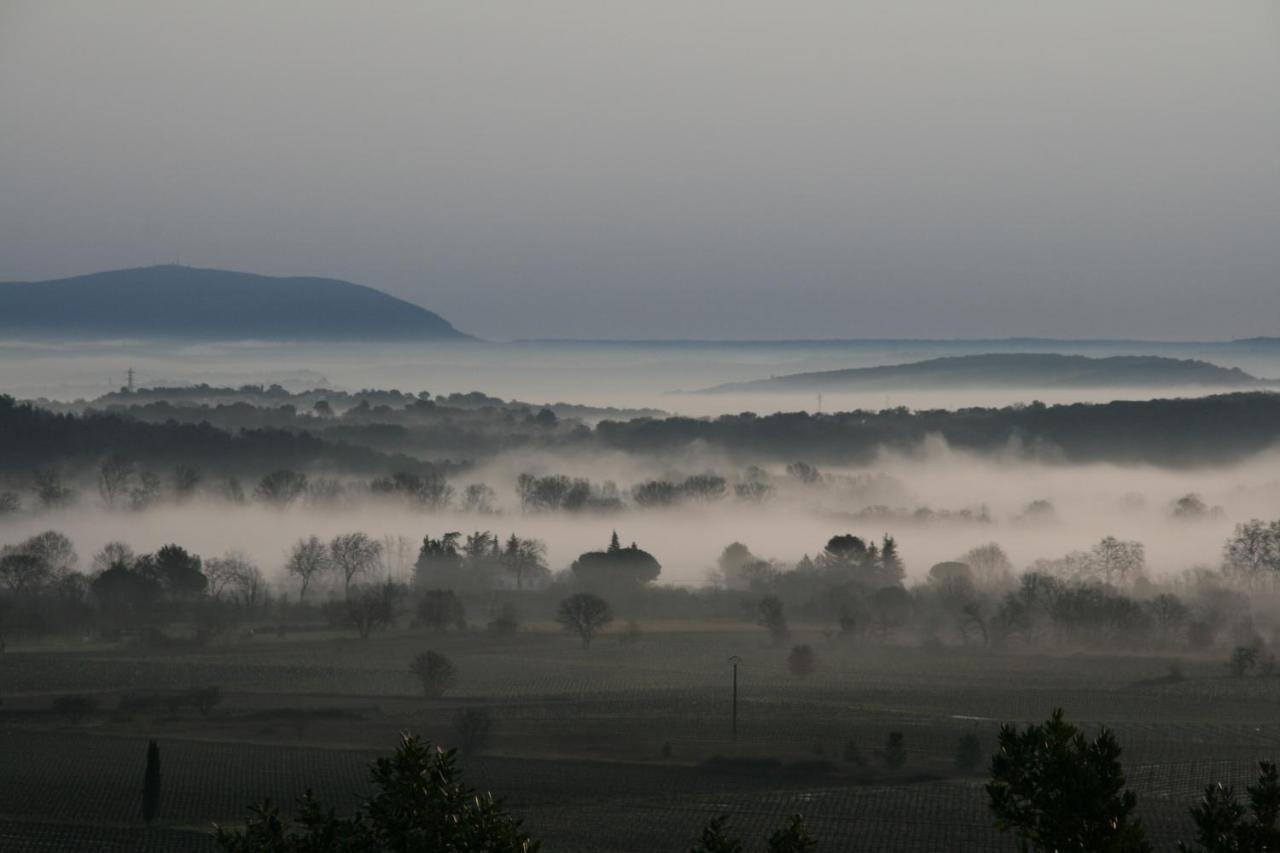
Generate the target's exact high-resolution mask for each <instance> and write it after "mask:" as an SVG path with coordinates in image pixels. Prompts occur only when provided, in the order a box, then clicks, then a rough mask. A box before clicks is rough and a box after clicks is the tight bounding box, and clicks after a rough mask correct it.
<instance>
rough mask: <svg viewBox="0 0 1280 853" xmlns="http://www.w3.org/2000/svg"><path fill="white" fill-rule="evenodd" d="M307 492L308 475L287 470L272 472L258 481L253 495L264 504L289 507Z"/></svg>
mask: <svg viewBox="0 0 1280 853" xmlns="http://www.w3.org/2000/svg"><path fill="white" fill-rule="evenodd" d="M306 490H307V475H306V474H303V473H301V472H300V471H289V470H287V469H284V470H279V471H272V472H271V473H270V474H267V475H266V476H265V477H263V478H262V479H261V480H259V481H258V485H257V487H256V488H255V489H254V490H253V494H254V496H255V497H257V498H258V499H259V500H261V501H263V502H264V503H269V504H274V505H275V506H278V507H282V508H283V507H287V506H289V505H290V504H292V503H293V502H294V501H296V500H297V499H298V498H300V497H302V495H303V493H305V492H306Z"/></svg>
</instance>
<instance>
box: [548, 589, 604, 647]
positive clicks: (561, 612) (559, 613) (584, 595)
mask: <svg viewBox="0 0 1280 853" xmlns="http://www.w3.org/2000/svg"><path fill="white" fill-rule="evenodd" d="M556 621H557V622H559V623H560V626H561V627H562V628H563V629H564V631H565V632H566V633H568V634H576V635H577V636H578V637H579V639H581V640H582V647H583V648H584V649H585V648H587V647H588V646H590V645H591V640H592V639H593V638H594V637H595V635H596V634H597V633H599V631H600V630H601V629H603V628H604V626H606V625H608V624H609V623H610V622H612V621H613V610H612V609H611V608H610V607H609V603H608V602H607V601H605V600H604V599H603V598H601V597H600V596H598V595H593V594H591V593H589V592H579V593H575V594H574V595H571V596H569V597H568V598H566V599H564V600H562V601H561V602H560V606H559V607H558V608H557V610H556Z"/></svg>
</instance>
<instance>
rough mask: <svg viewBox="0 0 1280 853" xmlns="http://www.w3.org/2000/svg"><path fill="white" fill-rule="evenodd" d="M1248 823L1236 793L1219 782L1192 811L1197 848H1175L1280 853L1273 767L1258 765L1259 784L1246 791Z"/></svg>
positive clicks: (1184, 852)
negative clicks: (1250, 816)
mask: <svg viewBox="0 0 1280 853" xmlns="http://www.w3.org/2000/svg"><path fill="white" fill-rule="evenodd" d="M1247 790H1248V794H1249V809H1248V812H1249V813H1251V814H1252V819H1251V820H1246V818H1245V815H1246V810H1245V807H1244V806H1242V805H1240V803H1239V802H1237V800H1236V795H1235V791H1234V790H1233V789H1232V788H1231V786H1229V785H1223V784H1222V783H1221V782H1218V783H1215V784H1213V785H1209V786H1208V787H1207V788H1205V791H1204V796H1203V797H1202V798H1201V800H1200V802H1199V803H1197V804H1196V805H1194V806H1192V807H1191V819H1192V821H1194V822H1195V825H1196V845H1195V846H1194V847H1189V846H1187V845H1186V844H1184V843H1181V842H1180V843H1179V844H1178V850H1179V851H1181V853H1266V851H1271V850H1280V829H1278V828H1277V827H1276V818H1277V816H1278V815H1280V775H1278V774H1277V772H1276V765H1275V764H1273V763H1271V762H1267V761H1264V762H1262V763H1261V764H1259V765H1258V783H1257V784H1256V785H1250V786H1249V787H1248V789H1247Z"/></svg>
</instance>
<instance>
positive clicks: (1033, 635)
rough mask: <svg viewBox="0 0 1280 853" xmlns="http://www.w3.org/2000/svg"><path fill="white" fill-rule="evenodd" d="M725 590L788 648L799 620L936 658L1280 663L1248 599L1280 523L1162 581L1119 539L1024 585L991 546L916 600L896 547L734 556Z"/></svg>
mask: <svg viewBox="0 0 1280 853" xmlns="http://www.w3.org/2000/svg"><path fill="white" fill-rule="evenodd" d="M712 580H713V582H714V583H715V584H716V585H717V586H719V587H720V588H722V589H727V590H730V591H743V592H748V593H754V594H756V595H757V596H761V597H759V598H757V599H756V605H755V608H756V610H755V613H756V619H757V621H758V623H759V624H760V625H761V626H762V627H764V628H765V629H766V630H767V631H768V632H769V635H770V637H771V639H772V641H773V643H774V644H775V645H783V644H785V643H786V641H787V640H788V639H789V638H790V634H791V632H790V628H789V621H788V616H787V614H788V613H792V612H794V613H798V614H800V616H801V617H803V618H805V619H807V620H810V621H814V620H817V621H826V622H829V623H834V628H835V631H834V632H833V633H832V638H833V639H838V640H853V639H858V638H862V637H866V636H868V635H870V636H874V637H878V638H879V639H881V640H882V641H883V640H888V639H890V638H892V637H894V636H902V635H904V634H905V635H906V636H908V637H911V638H914V639H915V640H916V641H918V642H923V643H927V644H949V643H959V644H961V645H979V646H1003V647H1011V646H1031V647H1044V646H1067V647H1095V648H1104V649H1112V648H1117V647H1125V648H1187V649H1200V650H1207V649H1210V648H1212V647H1214V646H1215V645H1219V644H1222V643H1224V642H1225V643H1226V644H1227V645H1228V646H1229V647H1235V648H1237V649H1239V650H1242V651H1241V659H1242V660H1246V661H1247V660H1250V659H1252V660H1254V664H1252V665H1246V666H1245V667H1244V669H1245V670H1246V671H1248V670H1249V669H1251V667H1252V666H1253V665H1256V666H1257V667H1259V668H1264V667H1265V666H1266V665H1267V662H1268V661H1270V660H1271V658H1270V656H1269V655H1268V654H1267V646H1268V643H1267V641H1266V639H1265V638H1264V637H1263V636H1262V633H1261V631H1262V630H1263V628H1262V627H1260V626H1259V625H1258V624H1256V623H1255V614H1253V613H1252V612H1251V608H1250V602H1249V599H1248V598H1247V597H1246V595H1245V593H1246V592H1248V591H1256V590H1259V589H1264V588H1266V589H1271V590H1274V589H1275V588H1276V586H1277V582H1280V522H1272V523H1264V522H1261V521H1256V520H1255V521H1251V522H1248V523H1246V524H1242V525H1239V526H1238V527H1237V528H1236V531H1235V533H1234V534H1233V536H1232V537H1231V538H1230V539H1229V540H1228V541H1227V543H1226V544H1225V546H1224V558H1223V564H1222V567H1221V569H1220V570H1218V571H1214V570H1210V569H1193V570H1189V571H1187V572H1185V573H1183V574H1181V575H1174V576H1170V577H1166V578H1162V579H1159V580H1153V579H1152V578H1150V577H1149V576H1148V573H1147V567H1146V560H1145V554H1144V549H1143V546H1142V544H1141V543H1139V542H1132V541H1124V540H1120V539H1117V538H1116V537H1112V536H1108V537H1104V538H1103V539H1102V540H1100V541H1099V542H1098V543H1096V544H1095V545H1094V546H1093V547H1092V548H1091V549H1089V550H1087V551H1075V552H1071V553H1069V554H1067V555H1065V556H1063V557H1061V558H1058V559H1051V560H1044V559H1042V560H1037V561H1035V562H1034V563H1033V564H1032V565H1031V566H1030V567H1029V568H1028V570H1027V571H1026V572H1024V573H1023V574H1021V575H1016V574H1015V572H1014V570H1013V565H1012V563H1011V562H1010V560H1009V558H1008V556H1007V555H1006V554H1005V552H1004V550H1003V549H1002V548H1000V546H999V545H997V544H996V543H987V544H985V545H981V546H978V547H976V548H973V549H971V550H970V551H969V552H967V553H966V554H964V555H962V556H961V557H959V558H958V559H956V560H952V561H947V562H942V563H938V564H936V565H935V566H933V567H932V568H931V569H930V570H929V572H928V574H927V576H926V577H925V578H924V579H923V580H922V581H921V582H918V583H915V584H913V585H910V586H907V585H906V584H904V583H903V574H902V563H901V559H900V557H899V555H898V549H897V543H896V541H895V540H893V538H892V537H889V536H886V537H885V538H884V540H883V541H882V543H881V544H880V546H879V547H877V546H876V544H875V543H874V542H869V541H867V540H864V539H862V538H860V537H858V536H855V535H852V534H843V535H839V536H834V537H832V538H831V539H830V540H829V541H828V542H827V544H826V546H824V548H823V549H822V551H821V552H820V553H819V554H818V556H817V557H816V558H813V559H811V558H809V557H808V556H805V557H804V558H802V559H801V560H800V561H799V562H798V563H796V564H794V565H791V566H788V565H784V564H779V563H777V562H775V561H769V560H764V559H761V558H759V557H756V556H755V555H754V554H752V553H751V551H750V549H749V548H747V547H746V546H745V545H743V544H742V543H737V542H735V543H732V544H730V545H729V546H728V547H726V548H725V549H724V551H723V552H722V554H721V556H720V558H719V561H718V566H717V569H716V571H715V572H714V573H713V574H712ZM1264 618H1265V614H1264ZM1250 655H1252V656H1253V657H1252V658H1249V656H1250Z"/></svg>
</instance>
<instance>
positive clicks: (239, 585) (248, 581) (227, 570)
mask: <svg viewBox="0 0 1280 853" xmlns="http://www.w3.org/2000/svg"><path fill="white" fill-rule="evenodd" d="M209 562H210V563H211V564H212V567H211V568H210V572H211V573H212V574H214V575H215V576H216V577H217V578H218V581H219V587H218V588H219V591H220V592H226V593H227V594H228V595H229V596H230V598H231V600H232V601H234V602H236V603H237V604H238V605H240V607H241V608H242V609H244V610H245V611H247V612H253V611H254V610H256V609H257V608H258V605H259V604H261V603H263V601H265V599H266V596H267V579H266V578H265V577H264V576H263V574H262V569H260V568H258V566H257V564H256V563H254V562H253V561H252V560H250V559H249V557H248V555H247V554H245V553H244V552H243V551H228V552H227V553H226V555H225V556H223V557H222V559H220V560H216V561H215V560H210V561H209Z"/></svg>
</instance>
